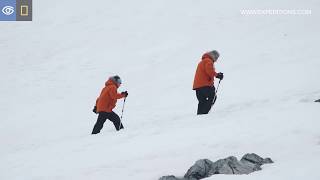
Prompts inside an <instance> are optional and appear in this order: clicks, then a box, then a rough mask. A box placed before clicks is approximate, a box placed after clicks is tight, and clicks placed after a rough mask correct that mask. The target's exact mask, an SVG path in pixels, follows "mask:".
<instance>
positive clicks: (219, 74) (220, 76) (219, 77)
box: [216, 72, 223, 80]
mask: <svg viewBox="0 0 320 180" xmlns="http://www.w3.org/2000/svg"><path fill="white" fill-rule="evenodd" d="M216 78H218V79H220V80H222V79H223V73H222V72H219V73H218V74H217V76H216Z"/></svg>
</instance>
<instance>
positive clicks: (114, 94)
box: [109, 87, 125, 99]
mask: <svg viewBox="0 0 320 180" xmlns="http://www.w3.org/2000/svg"><path fill="white" fill-rule="evenodd" d="M109 95H110V97H111V98H112V99H121V98H124V97H125V96H124V95H123V94H120V93H118V92H117V89H116V88H115V87H112V88H110V91H109Z"/></svg>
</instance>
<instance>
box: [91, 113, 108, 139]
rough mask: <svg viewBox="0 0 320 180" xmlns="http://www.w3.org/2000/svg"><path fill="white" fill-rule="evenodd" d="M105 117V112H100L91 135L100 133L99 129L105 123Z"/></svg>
mask: <svg viewBox="0 0 320 180" xmlns="http://www.w3.org/2000/svg"><path fill="white" fill-rule="evenodd" d="M106 120H107V117H106V113H105V112H100V113H99V116H98V119H97V122H96V124H95V125H94V127H93V130H92V133H91V134H98V133H100V131H101V129H102V128H103V124H104V122H106Z"/></svg>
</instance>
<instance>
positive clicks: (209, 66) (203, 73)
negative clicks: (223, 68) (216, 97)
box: [193, 53, 217, 90]
mask: <svg viewBox="0 0 320 180" xmlns="http://www.w3.org/2000/svg"><path fill="white" fill-rule="evenodd" d="M216 74H217V73H216V72H215V68H214V64H213V61H212V59H211V57H210V56H209V54H208V53H206V54H204V55H203V56H202V59H201V61H200V62H199V64H198V66H197V70H196V74H195V76H194V81H193V90H195V89H198V88H201V87H206V86H209V87H211V86H213V82H214V77H215V76H216Z"/></svg>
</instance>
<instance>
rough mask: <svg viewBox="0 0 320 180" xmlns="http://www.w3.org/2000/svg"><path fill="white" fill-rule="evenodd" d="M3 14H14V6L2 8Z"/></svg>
mask: <svg viewBox="0 0 320 180" xmlns="http://www.w3.org/2000/svg"><path fill="white" fill-rule="evenodd" d="M2 12H3V14H5V15H7V16H10V15H11V14H13V13H14V7H12V6H5V7H4V8H2Z"/></svg>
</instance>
